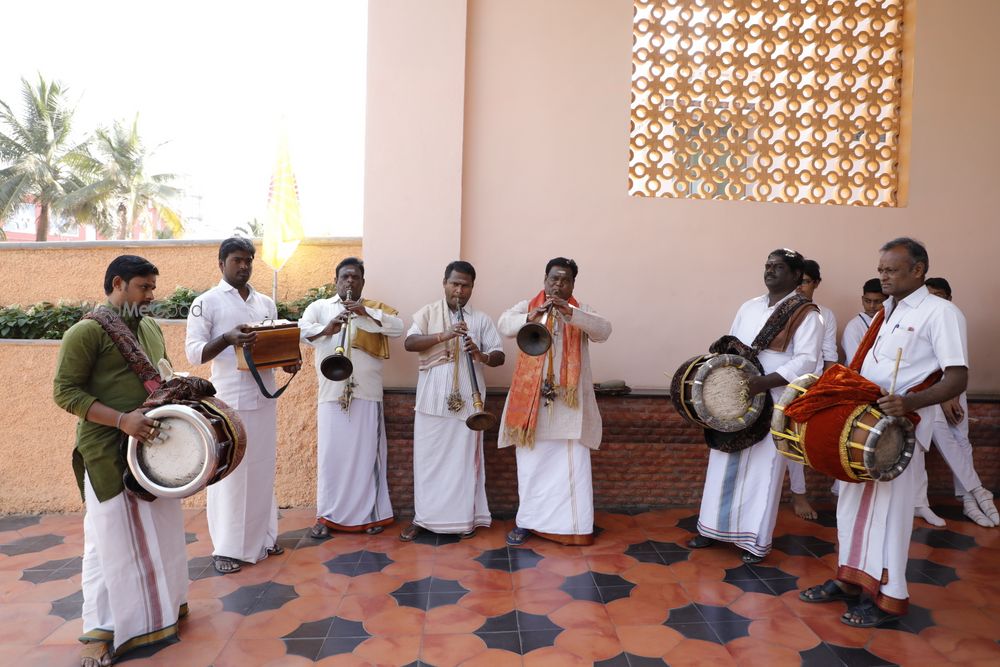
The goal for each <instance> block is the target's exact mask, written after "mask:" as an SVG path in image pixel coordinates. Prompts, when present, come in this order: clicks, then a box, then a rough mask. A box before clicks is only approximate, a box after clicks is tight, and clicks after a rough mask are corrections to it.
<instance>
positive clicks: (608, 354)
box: [365, 0, 1000, 393]
mask: <svg viewBox="0 0 1000 667" xmlns="http://www.w3.org/2000/svg"><path fill="white" fill-rule="evenodd" d="M370 7H371V9H370V12H371V16H370V30H371V34H370V40H369V43H370V46H369V49H370V51H369V75H368V76H369V97H368V134H369V136H368V154H367V159H368V168H367V169H368V170H367V182H366V206H367V210H366V219H365V225H366V226H365V255H366V264H367V265H368V271H369V273H370V275H371V276H372V277H371V278H369V293H370V294H372V295H373V296H376V297H377V298H381V299H384V300H386V301H389V302H391V303H393V304H394V305H397V306H398V307H400V308H401V309H402V311H403V313H404V314H407V315H409V314H412V313H413V312H414V310H415V309H416V308H418V307H419V306H420V305H422V304H423V303H425V302H427V301H429V300H431V299H435V298H438V297H439V295H440V281H441V276H440V271H441V270H442V269H443V267H444V264H445V263H446V262H447V260H448V259H452V258H455V257H454V256H457V254H458V252H459V250H458V249H457V248H456V245H455V243H456V237H457V238H458V239H459V243H460V245H459V246H458V248H460V253H461V255H462V258H463V259H467V260H469V261H472V262H473V263H474V264H475V265H476V268H477V271H478V273H479V279H478V286H477V291H476V294H475V297H474V303H475V304H476V305H477V306H478V307H480V308H483V309H484V310H486V311H487V312H489V313H491V314H492V315H494V316H497V315H499V313H500V312H502V310H504V309H505V308H507V307H509V306H510V305H511V304H513V303H514V302H516V301H518V300H520V299H524V298H527V297H529V296H530V295H532V294H533V293H534V292H535V291H537V290H538V289H539V287H540V284H541V278H542V271H543V268H544V263H545V261H546V260H547V259H549V258H551V257H553V256H556V255H566V256H570V257H574V258H576V260H577V261H578V262H579V263H580V266H581V273H580V277H579V279H578V281H577V296H578V297H579V298H580V299H581V300H583V301H586V302H588V303H590V304H592V305H593V306H594V307H596V308H597V309H598V310H599V311H601V312H603V313H605V314H606V315H608V316H609V317H610V318H611V320H612V322H613V323H614V325H615V332H614V335H613V336H612V338H611V341H610V342H609V343H608V344H606V345H602V346H600V347H597V346H595V348H594V351H593V353H592V356H593V359H594V368H595V371H594V376H595V379H596V380H602V379H609V378H623V379H625V380H627V381H628V382H629V384H631V385H633V386H637V387H665V386H666V384H667V382H668V378H667V377H665V376H664V373H665V372H666V373H670V374H672V373H673V371H674V370H675V369H676V367H677V366H678V365H679V363H680V362H681V361H682V360H683V359H685V358H687V357H689V356H692V355H694V354H696V353H699V352H702V351H704V350H705V348H706V346H707V344H708V342H709V341H711V340H712V339H714V338H716V337H717V336H719V335H720V334H722V333H725V331H726V330H727V329H728V327H729V323H730V322H731V319H732V317H733V314H734V313H735V311H736V308H737V307H738V306H739V304H740V303H741V302H743V301H744V300H746V299H748V298H750V297H752V296H755V295H757V294H760V293H762V292H763V285H762V280H761V269H762V265H763V261H764V258H765V256H766V254H767V253H768V251H770V250H772V249H774V248H776V247H782V246H788V247H793V248H796V249H798V250H800V251H801V252H803V253H804V254H805V255H806V256H808V257H813V258H815V259H816V260H817V261H819V262H820V264H821V265H822V267H823V277H824V281H823V285H822V286H821V288H820V290H819V292H818V293H817V300H818V301H820V302H821V303H824V304H826V305H828V306H830V307H831V308H832V309H833V310H834V311H835V312H836V314H837V316H838V319H839V320H840V321H841V323H842V324H843V322H845V321H846V320H847V319H848V318H849V317H851V316H853V315H854V313H856V312H857V310H858V309H859V306H860V303H859V301H860V294H859V292H860V286H861V284H862V283H863V282H864V280H866V279H867V278H869V277H872V276H873V275H874V269H875V266H876V264H877V260H878V252H877V249H878V246H879V245H881V243H883V242H884V241H886V240H888V239H891V238H893V237H895V236H899V235H911V236H915V237H917V238H919V239H921V240H923V241H924V242H925V243H926V244H927V246H928V249H929V253H930V259H931V274H932V275H944V276H946V277H947V278H948V279H949V280H950V281H951V283H952V285H953V287H954V289H955V292H956V302H957V304H958V305H959V306H961V307H962V308H963V309H964V311H965V312H966V316H967V318H968V321H969V341H970V349H971V365H972V377H971V389H972V390H973V391H977V392H989V393H998V392H1000V356H998V355H995V354H992V353H991V344H992V342H993V340H994V339H995V334H994V332H995V331H996V330H997V328H998V327H1000V313H998V312H997V310H996V309H994V308H990V307H983V305H985V304H989V303H991V302H992V300H993V299H994V298H995V296H994V295H995V294H996V292H997V288H998V286H1000V283H998V281H997V280H996V278H995V275H994V274H993V272H992V271H991V270H990V269H991V265H992V264H993V263H994V262H995V256H996V252H997V248H1000V229H998V226H997V224H996V220H997V215H996V213H995V211H994V208H995V207H994V204H993V200H994V199H995V191H996V188H995V186H994V184H993V181H994V180H995V175H996V173H997V170H996V156H997V155H1000V135H998V133H996V132H995V131H994V130H993V128H994V125H995V122H994V117H995V110H996V108H998V107H1000V86H997V85H996V74H995V64H996V63H997V62H1000V42H998V41H997V40H996V39H995V36H994V34H993V32H994V28H993V26H995V25H997V24H998V23H1000V3H998V2H995V0H962V2H954V1H949V0H920V3H919V8H918V21H917V34H916V40H917V51H916V54H915V60H916V66H915V70H914V72H915V79H914V104H913V108H912V122H913V135H912V146H911V148H912V150H911V164H910V196H909V204H908V206H906V207H905V208H897V209H872V208H860V207H838V206H808V205H788V204H762V203H751V202H716V201H700V200H680V199H639V198H630V197H629V196H628V195H627V194H626V173H627V169H626V160H627V151H628V122H629V85H630V80H629V77H630V68H631V43H632V33H631V20H632V2H631V0H546V1H545V2H538V1H537V0H503V1H500V0H476V1H474V2H465V1H464V0H450V1H449V0H436V1H435V2H432V3H408V2H405V0H375V1H373V2H372V3H371V5H370ZM459 41H461V42H462V43H463V44H464V48H459V46H458V42H459ZM462 54H464V56H465V60H464V62H458V61H456V60H455V59H456V58H461V55H462ZM458 71H463V72H464V78H463V79H462V80H461V81H460V80H458V77H457V72H458ZM400 89H402V90H405V91H406V95H405V96H404V97H405V101H403V100H401V96H400V94H399V91H400ZM458 100H464V102H463V104H464V106H463V113H462V114H461V116H460V117H456V114H455V108H456V107H455V105H456V103H457V102H458ZM404 110H405V114H404ZM404 116H405V117H404ZM401 123H405V133H404V132H401V130H400V127H401ZM458 128H460V129H461V130H462V133H463V134H462V141H461V153H460V156H456V155H455V149H456V139H455V132H456V129H458ZM403 134H405V135H407V136H408V137H409V138H406V136H401V135H403ZM456 166H457V167H458V168H460V170H461V182H460V183H456V182H455V179H454V169H455V168H456ZM456 201H460V202H461V216H460V226H459V227H458V228H457V229H456V228H455V226H454V217H455V211H454V205H455V202H456ZM448 253H451V255H449V254H448ZM375 276H378V278H376V277H375ZM376 290H377V294H376V293H375V292H376ZM977 306H978V307H977ZM512 351H513V346H512V345H509V346H508V353H510V352H512ZM395 357H396V358H395V359H394V360H393V361H392V363H391V364H390V367H389V369H388V372H387V383H388V384H389V385H408V386H412V385H413V384H414V383H415V371H414V370H413V368H414V364H413V363H412V360H411V359H409V358H408V356H407V355H406V353H402V352H400V353H399V354H398V355H395ZM512 366H513V365H512V364H510V363H508V364H507V366H506V367H504V368H502V369H498V370H496V371H490V372H489V373H488V375H487V379H488V382H489V383H490V384H491V385H503V384H506V383H507V381H508V379H509V374H510V372H511V370H512Z"/></svg>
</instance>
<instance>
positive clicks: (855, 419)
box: [771, 364, 919, 482]
mask: <svg viewBox="0 0 1000 667" xmlns="http://www.w3.org/2000/svg"><path fill="white" fill-rule="evenodd" d="M881 395H882V390H881V389H880V388H879V387H878V385H876V384H875V383H873V382H871V381H869V380H867V379H865V378H864V377H862V376H861V375H860V374H859V373H857V372H855V371H852V370H851V369H849V368H847V367H845V366H841V365H840V364H836V365H834V366H831V367H830V368H828V369H827V370H826V372H824V373H823V375H822V376H821V377H817V376H815V375H813V374H806V375H803V376H801V377H799V378H796V380H795V381H794V382H791V383H789V384H788V386H787V387H786V388H785V392H784V393H783V394H782V396H781V398H780V399H779V400H778V401H777V402H776V403H775V405H774V412H773V414H772V418H771V436H772V437H773V438H774V444H775V446H776V447H777V448H778V451H779V452H780V453H781V454H783V455H784V456H786V457H788V458H789V459H792V460H793V461H798V462H799V463H803V464H805V465H807V466H809V467H810V468H813V469H814V470H818V471H820V472H822V473H825V474H827V475H830V476H831V477H835V478H837V479H839V480H842V481H845V482H887V481H889V480H891V479H894V478H896V477H898V476H899V474H900V473H902V472H903V471H904V470H905V469H906V466H908V465H909V464H910V460H911V458H912V457H913V448H914V446H915V445H916V438H915V437H914V420H916V419H919V418H918V417H917V416H916V415H910V416H908V417H909V418H895V417H889V416H887V415H885V414H883V413H882V412H880V411H879V410H878V408H877V407H876V406H875V405H874V403H875V402H876V401H877V400H878V398H879V396H881Z"/></svg>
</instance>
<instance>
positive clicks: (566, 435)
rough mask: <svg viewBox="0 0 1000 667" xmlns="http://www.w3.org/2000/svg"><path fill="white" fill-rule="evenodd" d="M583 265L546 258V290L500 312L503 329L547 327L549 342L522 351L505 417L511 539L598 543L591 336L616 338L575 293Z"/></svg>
mask: <svg viewBox="0 0 1000 667" xmlns="http://www.w3.org/2000/svg"><path fill="white" fill-rule="evenodd" d="M577 273H578V268H577V265H576V262H574V261H573V260H571V259H566V258H565V257H556V258H555V259H552V260H549V262H548V264H547V265H546V266H545V279H544V282H543V288H542V290H541V291H540V292H539V293H538V294H536V295H535V296H534V298H533V299H531V300H530V301H521V302H520V303H518V304H516V305H515V306H514V307H512V308H510V309H509V310H507V311H506V312H504V314H503V315H501V316H500V322H499V328H500V333H501V334H503V335H504V336H507V337H509V338H513V337H515V336H517V334H518V332H519V331H520V330H521V327H522V326H524V325H525V324H526V323H528V322H539V323H542V321H543V318H544V324H545V326H546V327H548V328H549V331H550V333H551V345H550V346H549V348H548V350H547V351H546V352H545V353H544V354H541V355H539V356H530V355H527V354H525V353H524V352H523V351H521V352H519V353H518V357H517V367H516V368H515V369H514V377H513V378H512V379H511V386H510V392H509V393H508V394H507V403H506V405H504V410H503V418H502V420H501V423H500V442H499V446H500V447H510V446H512V445H513V446H515V447H516V448H517V450H516V456H517V495H518V499H519V500H520V505H519V506H518V509H517V518H516V522H515V527H514V529H513V530H512V531H510V533H509V534H508V535H507V544H510V545H512V546H517V545H520V544H523V543H524V541H525V540H526V539H527V538H528V536H529V534H530V533H534V534H535V535H538V536H539V537H544V538H547V539H551V540H554V541H556V542H559V543H560V544H567V545H586V544H591V543H593V541H594V490H593V482H592V480H591V476H590V450H592V449H597V448H598V447H600V445H601V413H600V412H599V411H598V409H597V398H596V396H595V395H594V381H593V379H592V377H591V372H590V341H594V342H595V343H603V342H604V341H606V340H607V339H608V338H609V337H610V336H611V322H609V321H608V320H606V319H605V318H603V317H601V316H600V315H598V314H597V313H596V312H594V310H593V309H592V308H590V307H589V306H587V305H585V304H580V303H579V302H577V300H576V299H575V298H574V297H573V288H574V286H575V285H576V276H577Z"/></svg>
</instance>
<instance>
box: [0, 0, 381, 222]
mask: <svg viewBox="0 0 1000 667" xmlns="http://www.w3.org/2000/svg"><path fill="white" fill-rule="evenodd" d="M3 15H4V22H5V24H6V28H5V30H4V37H3V57H2V58H0V100H3V101H5V102H7V103H8V104H9V105H11V107H12V108H13V109H14V110H15V113H17V112H18V111H19V110H20V109H21V93H20V90H21V78H22V77H25V78H27V79H29V80H30V81H32V82H34V81H36V80H37V76H38V74H39V73H40V74H41V75H42V76H44V77H45V78H46V79H56V80H59V81H61V82H62V83H63V84H64V86H66V87H67V88H68V89H69V95H68V97H69V99H70V100H71V101H72V102H73V105H74V106H75V107H76V114H75V116H74V118H75V120H74V133H75V134H76V135H77V136H78V138H80V139H82V138H83V136H84V135H85V134H87V133H88V132H92V131H93V129H94V128H96V127H98V126H101V125H104V126H108V125H110V124H111V123H112V122H113V121H114V120H115V119H121V120H125V121H127V122H131V121H132V119H133V118H134V117H135V114H136V113H138V114H139V131H140V135H141V136H142V137H143V138H144V141H145V143H146V144H147V146H150V147H154V146H158V148H157V150H156V153H155V156H154V159H153V160H152V162H151V164H150V167H151V169H150V171H151V173H175V174H180V175H183V176H184V178H183V181H182V183H183V184H184V185H185V188H186V191H187V192H188V193H189V194H190V195H191V196H189V197H187V198H186V199H185V201H184V202H183V205H182V213H183V214H184V215H186V216H195V217H197V216H200V217H201V222H200V223H196V224H194V225H190V226H189V229H188V230H187V233H186V234H185V236H186V237H187V238H221V237H224V236H228V235H229V234H231V233H232V231H233V230H234V229H235V228H236V227H237V226H239V225H241V224H245V223H246V222H247V221H248V220H250V219H251V218H257V219H258V220H260V221H263V219H264V211H265V210H266V205H267V190H268V183H269V180H270V174H271V172H272V170H273V168H274V163H275V160H276V158H277V150H278V143H279V137H280V133H281V132H282V129H283V128H284V130H285V131H287V134H288V140H289V147H290V151H291V160H292V167H293V169H294V171H295V175H296V179H297V181H298V189H299V195H300V202H301V210H302V224H303V228H304V230H305V233H306V235H307V236H361V233H362V219H363V201H364V200H363V197H364V137H365V90H366V86H365V76H366V70H365V64H366V52H367V31H368V26H367V19H368V3H367V0H334V1H333V2H313V1H309V2H305V1H302V0H290V1H289V2H284V3H277V2H273V1H272V2H260V1H259V0H250V1H245V2H233V1H231V0H212V1H204V0H203V1H202V2H192V1H191V0H175V1H174V2H171V3H155V4H150V3H139V2H134V1H133V2H123V1H120V0H93V1H92V2H85V3H84V2H79V0H77V1H76V2H68V1H66V0H49V1H46V2H44V3H41V4H39V5H33V4H31V3H14V4H11V5H10V6H9V7H5V8H4V11H3ZM17 26H20V28H18V27H17Z"/></svg>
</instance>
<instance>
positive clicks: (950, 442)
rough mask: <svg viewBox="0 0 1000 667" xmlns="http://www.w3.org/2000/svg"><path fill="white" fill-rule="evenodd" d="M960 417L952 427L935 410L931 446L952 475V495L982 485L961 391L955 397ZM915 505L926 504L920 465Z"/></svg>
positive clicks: (966, 402)
mask: <svg viewBox="0 0 1000 667" xmlns="http://www.w3.org/2000/svg"><path fill="white" fill-rule="evenodd" d="M959 402H960V403H961V404H962V411H963V412H964V415H965V416H964V417H963V418H962V421H961V422H959V423H958V424H956V425H954V426H952V425H951V424H949V423H948V422H947V420H946V419H945V418H944V413H943V412H942V411H941V410H940V409H938V410H935V413H936V419H935V420H934V436H933V438H934V440H933V442H934V446H935V447H937V450H938V451H939V452H940V453H941V458H943V459H944V461H945V463H947V464H948V467H949V468H951V472H952V475H954V477H955V495H956V496H964V495H965V494H966V493H968V492H969V491H972V490H973V489H977V488H979V487H980V486H982V485H983V483H982V481H981V480H980V479H979V475H978V474H977V473H976V468H975V466H974V465H973V461H972V443H971V442H969V403H968V400H967V399H966V397H965V394H964V393H963V394H962V395H961V397H960V398H959ZM914 502H915V505H916V506H917V507H927V506H928V500H927V470H926V468H924V470H923V472H922V473H921V476H920V477H919V478H918V480H917V491H916V497H915V499H914Z"/></svg>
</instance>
